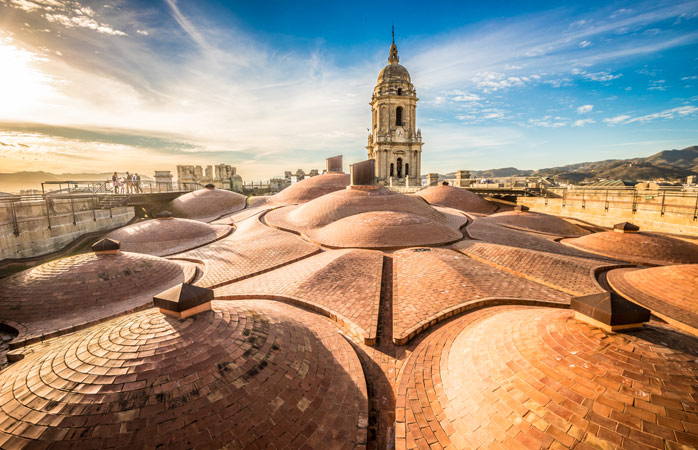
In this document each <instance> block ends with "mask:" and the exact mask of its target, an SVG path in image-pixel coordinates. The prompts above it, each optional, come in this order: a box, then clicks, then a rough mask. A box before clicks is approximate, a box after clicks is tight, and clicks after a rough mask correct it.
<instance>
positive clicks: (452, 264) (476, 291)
mask: <svg viewBox="0 0 698 450" xmlns="http://www.w3.org/2000/svg"><path fill="white" fill-rule="evenodd" d="M393 264H394V265H393V286H394V288H393V289H394V291H393V295H394V303H393V305H394V306H393V340H394V342H395V343H396V344H404V343H405V342H407V341H408V340H409V339H411V338H412V337H414V336H415V335H416V334H417V333H419V332H420V331H423V330H425V329H427V328H428V327H430V326H432V325H434V324H435V323H436V322H438V321H440V320H443V319H445V318H447V317H450V316H451V315H453V314H455V313H458V312H460V311H465V310H467V309H472V308H475V307H479V306H484V305H489V304H498V303H502V302H504V303H506V302H520V301H524V302H531V303H533V304H537V303H540V304H550V303H559V304H569V301H570V298H569V295H567V294H565V293H563V292H561V291H557V290H554V289H551V288H549V287H546V286H542V285H540V284H537V283H534V282H532V281H528V280H526V279H524V278H521V277H518V276H515V275H511V274H508V273H506V272H502V271H500V270H497V269H495V268H493V267H491V266H489V265H487V264H483V263H481V262H478V261H476V260H474V259H471V258H468V257H467V256H465V255H463V254H460V253H458V252H455V251H453V250H448V249H428V248H413V249H406V250H400V251H398V252H395V253H394V254H393Z"/></svg>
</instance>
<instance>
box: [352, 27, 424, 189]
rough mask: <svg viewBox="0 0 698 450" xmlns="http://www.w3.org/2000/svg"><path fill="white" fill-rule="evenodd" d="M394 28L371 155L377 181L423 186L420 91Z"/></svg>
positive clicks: (376, 98)
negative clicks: (418, 113)
mask: <svg viewBox="0 0 698 450" xmlns="http://www.w3.org/2000/svg"><path fill="white" fill-rule="evenodd" d="M399 62H400V58H399V57H398V55H397V46H396V45H395V32H394V31H393V44H392V45H391V46H390V54H389V56H388V65H387V66H385V68H383V70H381V72H380V74H379V75H378V83H377V84H376V87H375V89H374V90H373V98H372V99H371V103H370V105H371V110H372V114H373V126H372V128H371V132H370V134H369V135H368V145H367V146H366V149H367V150H368V157H369V158H370V159H374V160H375V161H376V164H375V165H376V181H377V182H378V183H381V184H384V185H390V184H393V185H405V184H409V185H410V186H419V185H420V184H421V170H422V145H423V143H422V131H421V130H420V129H418V128H417V126H416V110H417V101H418V100H419V99H418V98H417V92H416V91H415V89H414V86H413V85H412V82H411V81H410V74H409V72H407V69H405V68H404V67H403V66H401V65H400V64H399Z"/></svg>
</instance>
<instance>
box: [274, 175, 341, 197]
mask: <svg viewBox="0 0 698 450" xmlns="http://www.w3.org/2000/svg"><path fill="white" fill-rule="evenodd" d="M350 181H351V180H350V178H349V174H347V173H339V172H327V173H323V174H322V175H318V176H315V177H310V178H305V179H304V180H302V181H299V182H298V183H295V184H292V185H291V186H289V187H287V188H286V189H284V190H283V191H281V192H279V193H278V194H275V195H272V196H271V197H269V198H268V200H267V202H268V203H271V204H274V205H290V204H296V203H305V202H309V201H310V200H313V199H316V198H318V197H321V196H323V195H325V194H329V193H331V192H335V191H340V190H343V189H345V188H346V187H347V186H349V183H350Z"/></svg>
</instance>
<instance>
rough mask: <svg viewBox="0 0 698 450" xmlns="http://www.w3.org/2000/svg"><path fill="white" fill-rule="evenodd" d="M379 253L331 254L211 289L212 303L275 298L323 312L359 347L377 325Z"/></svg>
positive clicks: (370, 339) (370, 341) (371, 336)
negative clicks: (338, 324) (214, 299)
mask: <svg viewBox="0 0 698 450" xmlns="http://www.w3.org/2000/svg"><path fill="white" fill-rule="evenodd" d="M382 266H383V254H382V253H381V252H377V251H371V250H333V251H327V252H323V253H320V254H318V255H315V256H311V257H310V258H307V259H304V260H302V261H299V262H296V263H293V264H290V265H288V266H285V267H282V268H280V269H277V270H275V271H273V272H269V273H266V274H262V275H259V276H256V277H253V278H249V279H247V280H243V281H240V282H238V283H234V284H231V285H227V286H224V287H222V288H219V289H216V298H220V299H239V298H276V299H279V300H285V301H292V302H297V303H300V304H302V305H306V306H310V307H312V308H313V309H316V310H320V311H323V312H324V314H326V315H329V316H330V317H332V318H333V319H335V320H337V322H339V323H340V324H341V326H343V327H344V328H345V329H347V330H348V331H349V332H351V333H352V334H354V335H356V336H358V337H359V338H360V339H361V341H362V342H366V343H368V344H373V343H374V342H375V340H376V330H377V326H378V308H379V301H380V287H381V271H382Z"/></svg>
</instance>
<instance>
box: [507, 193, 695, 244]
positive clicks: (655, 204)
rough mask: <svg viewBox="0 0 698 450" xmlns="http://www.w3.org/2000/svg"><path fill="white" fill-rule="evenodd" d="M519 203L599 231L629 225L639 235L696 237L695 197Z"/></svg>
mask: <svg viewBox="0 0 698 450" xmlns="http://www.w3.org/2000/svg"><path fill="white" fill-rule="evenodd" d="M518 203H519V204H520V205H526V206H528V207H529V208H531V210H534V211H539V212H543V213H546V214H553V215H556V216H564V217H572V218H575V219H580V220H584V221H586V222H590V223H593V224H595V225H599V226H602V227H612V226H613V225H614V224H616V223H620V222H631V223H634V224H635V225H637V226H639V227H640V229H641V230H642V231H658V232H664V233H672V234H684V235H688V236H698V219H697V218H696V217H695V215H696V214H695V213H696V209H695V208H696V195H695V194H694V195H686V196H679V195H675V194H664V193H662V192H661V191H638V192H637V193H635V194H633V193H632V192H622V193H613V192H610V193H608V194H606V193H605V192H589V191H587V192H584V193H582V192H579V191H573V192H570V193H567V194H566V195H565V197H564V198H543V197H519V199H518Z"/></svg>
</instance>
